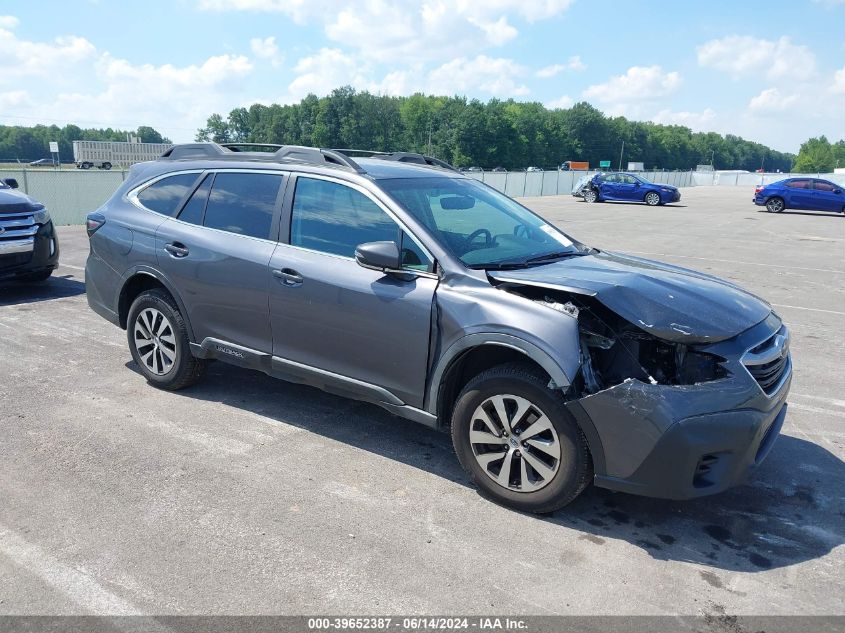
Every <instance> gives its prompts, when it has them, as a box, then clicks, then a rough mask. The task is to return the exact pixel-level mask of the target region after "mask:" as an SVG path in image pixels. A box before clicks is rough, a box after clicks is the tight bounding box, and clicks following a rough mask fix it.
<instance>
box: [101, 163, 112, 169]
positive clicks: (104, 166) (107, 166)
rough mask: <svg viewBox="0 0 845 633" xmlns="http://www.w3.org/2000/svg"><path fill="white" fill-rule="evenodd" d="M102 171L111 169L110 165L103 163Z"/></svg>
mask: <svg viewBox="0 0 845 633" xmlns="http://www.w3.org/2000/svg"><path fill="white" fill-rule="evenodd" d="M103 169H111V163H103Z"/></svg>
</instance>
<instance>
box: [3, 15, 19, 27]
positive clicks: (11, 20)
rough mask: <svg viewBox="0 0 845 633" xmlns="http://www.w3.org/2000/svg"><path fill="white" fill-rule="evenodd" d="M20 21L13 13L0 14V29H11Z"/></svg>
mask: <svg viewBox="0 0 845 633" xmlns="http://www.w3.org/2000/svg"><path fill="white" fill-rule="evenodd" d="M20 23H21V21H20V20H18V19H17V18H16V17H15V16H13V15H0V29H13V28H15V27H16V26H17V25H18V24H20Z"/></svg>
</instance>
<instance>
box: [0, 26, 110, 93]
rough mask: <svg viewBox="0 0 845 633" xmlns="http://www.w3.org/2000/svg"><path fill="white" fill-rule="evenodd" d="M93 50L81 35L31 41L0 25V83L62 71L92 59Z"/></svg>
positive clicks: (63, 72)
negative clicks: (47, 40) (0, 63)
mask: <svg viewBox="0 0 845 633" xmlns="http://www.w3.org/2000/svg"><path fill="white" fill-rule="evenodd" d="M95 52H96V48H95V47H94V45H93V44H92V43H91V42H89V41H88V40H86V39H85V38H84V37H76V36H72V35H70V36H62V37H57V38H56V39H55V40H54V41H53V42H51V43H48V42H31V41H28V40H22V39H19V38H18V37H17V36H16V35H15V34H14V33H12V32H11V31H9V30H7V29H4V28H0V59H2V60H3V70H2V72H0V84H2V83H3V82H4V80H5V81H6V82H9V83H13V82H14V81H16V80H17V78H18V77H29V76H32V75H54V74H58V75H62V74H65V73H67V72H68V71H69V70H70V67H71V66H72V65H73V64H76V63H78V62H81V61H84V60H87V59H90V58H92V57H93V56H94V54H95Z"/></svg>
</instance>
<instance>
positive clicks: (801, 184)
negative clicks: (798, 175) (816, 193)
mask: <svg viewBox="0 0 845 633" xmlns="http://www.w3.org/2000/svg"><path fill="white" fill-rule="evenodd" d="M810 183H811V181H810V180H808V179H806V180H805V179H801V180H790V181H789V182H788V183H786V186H787V187H789V188H790V189H812V185H811V184H810Z"/></svg>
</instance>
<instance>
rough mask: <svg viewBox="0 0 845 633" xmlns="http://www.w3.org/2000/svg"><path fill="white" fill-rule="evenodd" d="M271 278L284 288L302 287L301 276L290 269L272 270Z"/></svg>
mask: <svg viewBox="0 0 845 633" xmlns="http://www.w3.org/2000/svg"><path fill="white" fill-rule="evenodd" d="M273 276H274V277H275V278H276V279H278V280H279V281H281V282H282V283H283V284H284V285H285V286H291V287H296V286H301V285H302V275H300V274H299V273H298V272H296V271H295V270H293V269H291V268H282V269H281V270H277V269H273Z"/></svg>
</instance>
